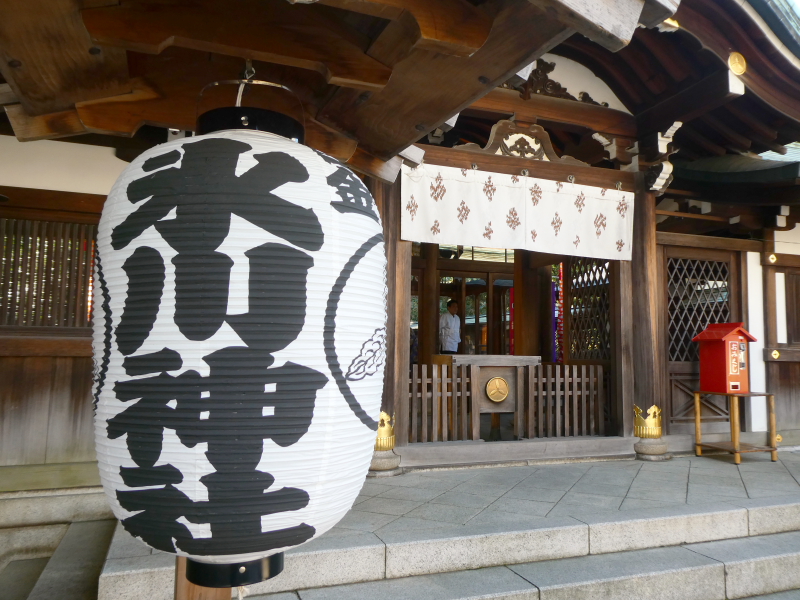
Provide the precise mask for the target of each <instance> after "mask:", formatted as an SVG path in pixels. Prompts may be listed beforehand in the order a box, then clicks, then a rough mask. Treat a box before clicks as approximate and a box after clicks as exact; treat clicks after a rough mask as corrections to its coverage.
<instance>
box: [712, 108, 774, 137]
mask: <svg viewBox="0 0 800 600" xmlns="http://www.w3.org/2000/svg"><path fill="white" fill-rule="evenodd" d="M725 110H727V111H728V112H729V113H731V114H732V115H733V116H734V117H736V118H737V119H739V120H740V121H741V122H742V123H744V124H745V126H746V127H747V128H748V129H750V130H751V131H753V132H754V133H757V134H758V135H760V136H761V137H763V138H766V139H767V140H768V141H771V140H774V139H776V138H777V137H778V131H777V130H776V129H773V128H772V127H769V126H768V125H767V124H766V123H764V122H762V121H761V120H759V119H757V118H756V117H755V116H754V115H753V113H752V112H750V111H748V110H743V109H741V108H739V106H738V103H737V102H731V103H730V104H726V105H725Z"/></svg>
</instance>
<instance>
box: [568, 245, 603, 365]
mask: <svg viewBox="0 0 800 600" xmlns="http://www.w3.org/2000/svg"><path fill="white" fill-rule="evenodd" d="M567 265H568V268H567V274H568V277H567V278H566V279H567V283H568V293H567V296H568V311H567V312H568V313H569V316H568V319H567V344H568V359H569V360H570V361H577V360H590V361H592V362H599V361H610V360H611V318H610V315H611V311H610V309H611V285H610V279H609V264H608V261H605V260H598V259H593V258H582V257H581V258H571V259H569V261H568V263H567Z"/></svg>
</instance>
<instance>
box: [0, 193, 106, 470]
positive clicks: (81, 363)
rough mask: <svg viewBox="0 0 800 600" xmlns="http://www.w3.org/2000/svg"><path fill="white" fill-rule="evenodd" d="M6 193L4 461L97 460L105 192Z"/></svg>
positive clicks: (0, 271) (0, 334) (1, 316)
mask: <svg viewBox="0 0 800 600" xmlns="http://www.w3.org/2000/svg"><path fill="white" fill-rule="evenodd" d="M0 192H2V193H3V194H4V195H6V196H8V198H9V201H8V202H4V203H3V204H2V205H0V237H2V238H3V241H4V243H3V247H2V254H1V255H0V258H2V261H1V262H0V465H3V466H5V465H36V464H53V463H70V462H87V461H93V460H95V454H94V425H93V416H94V409H93V406H92V397H91V387H92V348H91V329H90V327H89V325H90V316H89V310H88V300H89V294H90V281H91V264H92V253H93V239H94V236H95V232H96V223H97V221H98V219H99V216H100V215H99V213H100V210H101V209H102V205H103V200H104V199H105V198H104V197H102V196H94V195H90V194H72V193H69V192H56V191H51V190H32V189H21V188H9V187H4V188H0Z"/></svg>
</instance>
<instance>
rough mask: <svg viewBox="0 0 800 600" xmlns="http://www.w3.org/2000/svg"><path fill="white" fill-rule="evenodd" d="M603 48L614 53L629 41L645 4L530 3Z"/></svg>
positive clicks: (593, 0)
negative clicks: (555, 16) (543, 9)
mask: <svg viewBox="0 0 800 600" xmlns="http://www.w3.org/2000/svg"><path fill="white" fill-rule="evenodd" d="M531 2H533V3H534V4H536V5H537V6H540V7H542V8H545V9H546V10H547V12H548V13H552V14H555V15H558V18H559V19H560V20H561V21H562V22H563V23H565V24H566V25H569V26H570V27H572V28H574V29H575V30H577V31H578V33H581V34H583V35H584V36H586V37H587V38H589V39H590V40H592V41H593V42H597V43H598V44H600V45H601V46H603V47H604V48H606V49H608V50H611V51H612V52H617V51H618V50H621V49H622V48H624V47H625V46H627V45H628V43H629V42H630V41H631V38H632V37H633V32H634V31H636V27H637V26H638V24H639V17H640V16H641V14H642V8H643V7H644V0H531Z"/></svg>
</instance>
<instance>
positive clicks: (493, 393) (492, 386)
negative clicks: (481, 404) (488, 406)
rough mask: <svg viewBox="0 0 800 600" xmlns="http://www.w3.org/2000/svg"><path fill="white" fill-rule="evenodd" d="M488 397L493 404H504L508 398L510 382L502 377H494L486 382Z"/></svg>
mask: <svg viewBox="0 0 800 600" xmlns="http://www.w3.org/2000/svg"><path fill="white" fill-rule="evenodd" d="M486 395H487V396H489V400H491V401H492V402H502V401H503V400H505V399H506V398H508V382H507V381H506V380H505V379H503V378H502V377H492V378H491V379H490V380H489V381H487V382H486Z"/></svg>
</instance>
